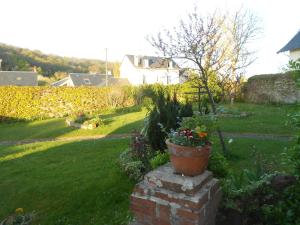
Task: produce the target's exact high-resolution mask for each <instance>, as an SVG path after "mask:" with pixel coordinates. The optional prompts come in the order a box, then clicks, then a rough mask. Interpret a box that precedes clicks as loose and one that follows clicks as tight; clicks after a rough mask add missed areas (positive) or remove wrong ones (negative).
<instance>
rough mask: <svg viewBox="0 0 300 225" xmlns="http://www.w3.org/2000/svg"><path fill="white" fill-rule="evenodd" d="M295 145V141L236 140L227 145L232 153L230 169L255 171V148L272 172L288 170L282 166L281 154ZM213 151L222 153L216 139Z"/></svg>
mask: <svg viewBox="0 0 300 225" xmlns="http://www.w3.org/2000/svg"><path fill="white" fill-rule="evenodd" d="M226 141H228V140H226ZM293 144H294V143H293V141H282V140H256V139H247V138H234V139H233V141H232V143H230V144H227V147H228V149H229V152H230V157H229V159H228V160H229V165H230V168H231V169H232V170H233V172H235V173H239V172H240V171H241V170H242V169H251V170H252V169H255V168H256V160H255V154H254V148H255V149H256V150H255V151H256V152H258V153H259V154H260V155H261V158H262V160H263V162H264V164H265V166H267V167H268V168H269V169H270V170H272V171H275V170H285V169H288V168H286V166H283V164H282V155H281V154H282V153H283V152H285V148H288V147H290V146H292V145H293ZM213 150H216V151H219V152H221V147H220V144H219V141H218V139H216V137H215V138H214V139H213ZM256 157H258V154H256Z"/></svg>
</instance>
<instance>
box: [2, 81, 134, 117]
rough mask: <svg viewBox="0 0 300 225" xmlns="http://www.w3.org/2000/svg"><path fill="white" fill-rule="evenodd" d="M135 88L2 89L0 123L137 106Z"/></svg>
mask: <svg viewBox="0 0 300 225" xmlns="http://www.w3.org/2000/svg"><path fill="white" fill-rule="evenodd" d="M135 91H136V90H135V88H133V87H104V88H98V87H17V86H3V87H0V103H1V106H0V121H1V120H6V119H25V120H32V119H44V118H54V117H64V116H66V115H70V114H73V113H76V112H84V113H89V112H97V111H102V110H106V109H110V108H119V107H128V106H132V105H134V104H135Z"/></svg>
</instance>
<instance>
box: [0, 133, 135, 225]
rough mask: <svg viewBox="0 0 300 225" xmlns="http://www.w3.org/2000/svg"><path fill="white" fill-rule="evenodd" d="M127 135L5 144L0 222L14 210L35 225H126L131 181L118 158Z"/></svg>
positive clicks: (0, 164)
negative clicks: (31, 217) (32, 217)
mask: <svg viewBox="0 0 300 225" xmlns="http://www.w3.org/2000/svg"><path fill="white" fill-rule="evenodd" d="M127 146H128V139H122V140H101V141H82V142H56V143H54V142H44V143H37V144H29V145H21V146H10V147H1V149H0V171H1V173H0V181H1V182H0V221H1V220H2V219H4V218H5V217H6V216H8V215H9V214H11V213H13V212H14V210H15V209H16V208H19V207H21V208H24V210H25V211H27V212H30V211H33V210H35V211H36V212H37V213H38V216H37V218H38V221H36V223H35V224H43V225H47V224H49V225H68V224H72V225H73V224H77V225H79V224H85V225H86V224H94V225H95V224H107V225H109V224H116V225H117V224H118V225H119V224H124V222H125V221H127V220H128V217H129V211H128V207H129V195H130V193H131V191H132V188H133V185H134V184H133V183H132V182H130V181H129V180H128V179H127V177H126V176H124V175H123V174H122V173H121V172H120V170H119V168H118V166H117V164H116V161H117V159H118V156H119V154H120V152H122V151H123V150H124V149H125V148H126V147H127Z"/></svg>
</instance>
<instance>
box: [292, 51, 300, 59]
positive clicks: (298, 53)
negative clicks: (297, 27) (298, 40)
mask: <svg viewBox="0 0 300 225" xmlns="http://www.w3.org/2000/svg"><path fill="white" fill-rule="evenodd" d="M290 59H291V60H293V61H295V60H297V59H300V49H298V50H295V51H290Z"/></svg>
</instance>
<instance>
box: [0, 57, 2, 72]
mask: <svg viewBox="0 0 300 225" xmlns="http://www.w3.org/2000/svg"><path fill="white" fill-rule="evenodd" d="M1 70H2V59H0V71H1Z"/></svg>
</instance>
